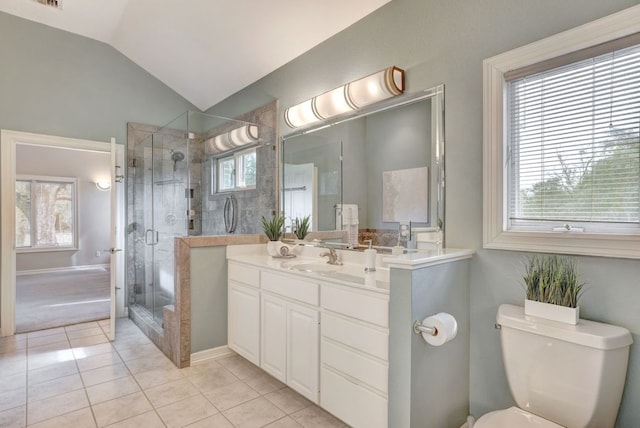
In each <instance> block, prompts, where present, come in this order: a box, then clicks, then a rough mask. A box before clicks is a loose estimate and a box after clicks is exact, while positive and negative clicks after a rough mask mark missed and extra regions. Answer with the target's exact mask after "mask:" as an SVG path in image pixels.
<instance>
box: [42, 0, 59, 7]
mask: <svg viewBox="0 0 640 428" xmlns="http://www.w3.org/2000/svg"><path fill="white" fill-rule="evenodd" d="M36 1H37V2H38V3H41V4H44V5H46V6H51V7H55V8H57V9H62V0H36Z"/></svg>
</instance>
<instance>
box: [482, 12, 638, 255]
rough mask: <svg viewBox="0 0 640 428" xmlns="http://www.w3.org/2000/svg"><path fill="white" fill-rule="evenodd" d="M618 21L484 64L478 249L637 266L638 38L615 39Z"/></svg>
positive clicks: (604, 21)
mask: <svg viewBox="0 0 640 428" xmlns="http://www.w3.org/2000/svg"><path fill="white" fill-rule="evenodd" d="M624 15H625V13H624V11H623V12H621V13H619V14H616V15H612V16H611V17H607V18H604V19H602V20H599V21H596V22H594V23H592V24H588V25H586V26H583V27H580V28H578V29H575V30H570V31H568V32H565V33H562V34H559V35H557V36H554V37H551V38H549V39H545V40H543V41H541V42H537V43H534V44H532V45H528V46H525V47H523V48H519V49H516V50H514V51H511V52H507V53H506V54H502V55H499V56H497V57H494V58H491V59H488V60H486V61H485V64H484V68H485V76H484V77H485V104H484V109H485V132H484V147H485V156H484V167H485V180H484V246H485V248H498V249H511V250H527V251H542V252H557V253H572V254H589V255H603V256H618V257H630V258H640V34H638V33H637V32H638V29H635V33H634V32H631V31H632V30H633V29H628V31H629V33H628V34H620V32H621V31H622V30H621V28H623V29H624V28H626V26H628V25H627V24H625V22H624V21H625V19H624ZM603 34H604V35H603ZM621 36H622V37H621ZM571 47H573V48H571Z"/></svg>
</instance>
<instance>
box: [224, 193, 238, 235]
mask: <svg viewBox="0 0 640 428" xmlns="http://www.w3.org/2000/svg"><path fill="white" fill-rule="evenodd" d="M223 215H224V228H225V230H226V231H227V233H233V232H235V231H236V225H237V222H238V213H237V202H236V200H235V198H234V197H233V196H229V197H228V198H227V199H226V200H225V201H224V210H223Z"/></svg>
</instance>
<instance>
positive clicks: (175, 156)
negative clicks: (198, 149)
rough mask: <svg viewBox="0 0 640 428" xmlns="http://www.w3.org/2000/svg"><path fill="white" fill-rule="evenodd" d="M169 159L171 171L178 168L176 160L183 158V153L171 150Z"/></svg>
mask: <svg viewBox="0 0 640 428" xmlns="http://www.w3.org/2000/svg"><path fill="white" fill-rule="evenodd" d="M171 160H172V161H173V172H175V171H176V169H177V168H178V162H180V161H182V160H184V153H182V152H175V151H173V150H171Z"/></svg>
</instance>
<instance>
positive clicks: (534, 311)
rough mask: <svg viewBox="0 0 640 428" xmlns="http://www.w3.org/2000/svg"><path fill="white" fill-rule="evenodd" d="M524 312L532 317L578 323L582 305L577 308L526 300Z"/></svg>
mask: <svg viewBox="0 0 640 428" xmlns="http://www.w3.org/2000/svg"><path fill="white" fill-rule="evenodd" d="M524 313H525V315H529V316H532V317H538V318H544V319H548V320H551V321H557V322H561V323H565V324H572V325H576V324H578V320H579V319H580V306H578V307H577V308H568V307H566V306H559V305H553V304H551V303H542V302H536V301H534V300H525V301H524Z"/></svg>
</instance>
